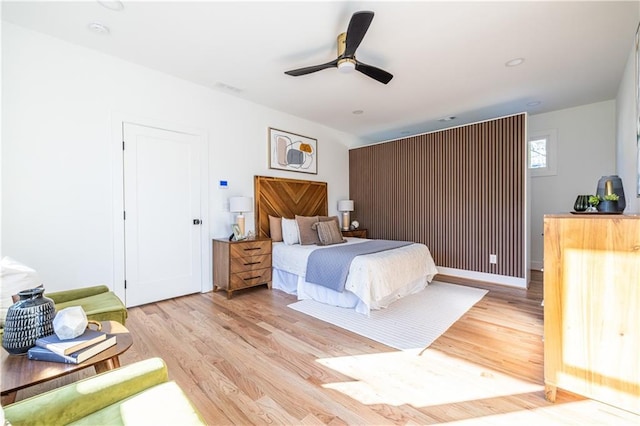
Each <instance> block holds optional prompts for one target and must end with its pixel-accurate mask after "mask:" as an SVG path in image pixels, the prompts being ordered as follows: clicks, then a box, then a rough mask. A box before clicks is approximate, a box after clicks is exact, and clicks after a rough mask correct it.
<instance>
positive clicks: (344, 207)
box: [338, 200, 353, 212]
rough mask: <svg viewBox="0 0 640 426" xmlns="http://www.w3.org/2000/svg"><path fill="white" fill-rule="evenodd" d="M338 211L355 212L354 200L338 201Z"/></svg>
mask: <svg viewBox="0 0 640 426" xmlns="http://www.w3.org/2000/svg"><path fill="white" fill-rule="evenodd" d="M338 211H339V212H352V211H353V200H340V201H338Z"/></svg>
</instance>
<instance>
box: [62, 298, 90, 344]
mask: <svg viewBox="0 0 640 426" xmlns="http://www.w3.org/2000/svg"><path fill="white" fill-rule="evenodd" d="M88 324H89V320H87V314H85V312H84V309H82V306H70V307H68V308H64V309H62V310H61V311H58V313H57V314H56V316H55V318H53V331H54V333H56V336H58V338H59V339H60V340H68V339H73V338H75V337H78V336H80V335H81V334H83V333H84V331H85V330H86V329H87V325H88Z"/></svg>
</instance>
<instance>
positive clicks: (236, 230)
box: [231, 223, 244, 241]
mask: <svg viewBox="0 0 640 426" xmlns="http://www.w3.org/2000/svg"><path fill="white" fill-rule="evenodd" d="M231 230H232V231H233V241H241V240H244V237H243V236H242V234H241V233H240V226H238V224H237V223H234V224H233V225H231Z"/></svg>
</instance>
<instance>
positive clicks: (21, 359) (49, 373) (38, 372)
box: [0, 321, 133, 405]
mask: <svg viewBox="0 0 640 426" xmlns="http://www.w3.org/2000/svg"><path fill="white" fill-rule="evenodd" d="M100 323H101V324H102V331H104V332H105V333H107V334H115V335H116V344H115V346H111V347H110V348H108V349H106V350H104V351H102V352H100V353H99V354H98V355H96V356H93V357H91V358H89V359H88V360H86V361H85V362H82V363H80V364H64V363H61V362H47V361H34V360H30V359H28V358H27V355H9V353H8V352H7V351H5V350H2V357H1V358H0V363H1V366H0V369H1V374H2V385H1V386H2V392H1V393H0V395H2V405H7V404H11V403H13V402H15V400H16V394H17V393H18V391H19V390H20V389H24V388H27V387H29V386H33V385H37V384H39V383H43V382H46V381H49V380H53V379H57V378H58V377H62V376H66V375H67V374H71V373H74V372H76V371H78V370H82V369H84V368H88V367H93V368H95V370H96V373H102V372H104V371H107V370H111V369H114V368H118V367H120V358H118V357H119V356H120V355H122V354H123V353H124V352H125V351H126V350H127V349H129V348H130V347H131V345H132V344H133V339H132V338H131V334H130V333H129V330H127V329H126V327H125V326H124V325H122V324H120V323H119V322H116V321H101V322H100Z"/></svg>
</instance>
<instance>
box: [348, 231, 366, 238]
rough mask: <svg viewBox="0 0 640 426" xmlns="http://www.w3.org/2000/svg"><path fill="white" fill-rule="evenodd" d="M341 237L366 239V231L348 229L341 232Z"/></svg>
mask: <svg viewBox="0 0 640 426" xmlns="http://www.w3.org/2000/svg"><path fill="white" fill-rule="evenodd" d="M342 236H343V237H356V238H367V230H366V229H350V230H348V231H342Z"/></svg>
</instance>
